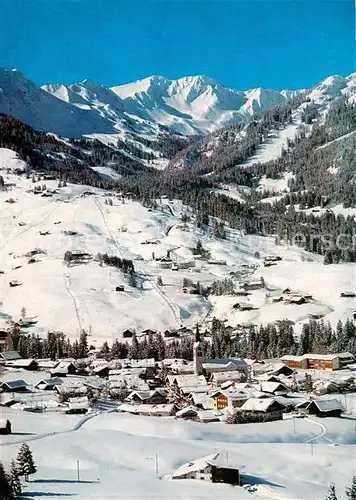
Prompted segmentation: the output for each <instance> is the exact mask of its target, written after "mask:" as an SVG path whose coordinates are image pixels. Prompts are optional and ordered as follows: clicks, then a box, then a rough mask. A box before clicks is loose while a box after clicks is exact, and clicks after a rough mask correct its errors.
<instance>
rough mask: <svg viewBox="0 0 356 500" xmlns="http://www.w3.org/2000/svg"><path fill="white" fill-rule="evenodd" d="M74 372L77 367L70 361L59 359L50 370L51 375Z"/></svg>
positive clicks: (61, 375)
mask: <svg viewBox="0 0 356 500" xmlns="http://www.w3.org/2000/svg"><path fill="white" fill-rule="evenodd" d="M76 372H77V369H76V367H75V365H74V364H73V363H72V361H61V362H60V363H59V364H58V365H57V366H56V367H54V368H52V369H51V370H50V374H51V377H58V376H60V377H65V376H66V375H74V374H75V373H76Z"/></svg>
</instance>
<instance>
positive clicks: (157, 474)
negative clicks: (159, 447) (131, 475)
mask: <svg viewBox="0 0 356 500" xmlns="http://www.w3.org/2000/svg"><path fill="white" fill-rule="evenodd" d="M155 463H156V477H158V454H157V453H156V462H155Z"/></svg>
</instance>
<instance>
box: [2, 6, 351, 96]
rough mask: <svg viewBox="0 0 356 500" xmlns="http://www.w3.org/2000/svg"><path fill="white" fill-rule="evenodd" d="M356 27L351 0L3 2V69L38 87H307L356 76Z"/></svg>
mask: <svg viewBox="0 0 356 500" xmlns="http://www.w3.org/2000/svg"><path fill="white" fill-rule="evenodd" d="M354 26H355V16H354V0H323V1H320V0H273V1H270V0H217V1H215V0H190V1H184V0H127V1H121V0H0V66H5V67H10V68H17V69H19V70H21V71H22V72H23V73H24V74H25V75H26V76H28V77H29V78H31V79H32V80H34V81H35V82H36V83H39V84H43V83H49V82H64V83H71V82H74V81H79V80H82V79H84V78H89V79H91V80H95V81H98V82H100V83H103V84H106V85H118V84H121V83H126V82H129V81H133V80H137V79H140V78H144V77H146V76H149V75H152V74H160V75H164V76H166V77H168V78H172V79H173V78H178V77H180V76H185V75H195V74H205V75H207V76H210V77H211V78H214V79H215V80H217V81H219V82H220V83H222V84H223V85H225V86H229V87H234V88H241V89H244V88H252V87H258V86H261V87H270V88H276V89H282V88H302V87H309V86H312V85H314V84H316V83H318V82H319V81H320V80H321V79H323V78H324V77H326V76H328V75H330V74H335V73H338V74H344V75H346V74H348V73H351V72H353V71H355V29H354Z"/></svg>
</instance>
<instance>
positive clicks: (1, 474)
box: [0, 462, 15, 500]
mask: <svg viewBox="0 0 356 500" xmlns="http://www.w3.org/2000/svg"><path fill="white" fill-rule="evenodd" d="M14 498H15V496H14V494H13V492H12V489H11V485H10V481H9V476H8V474H6V472H5V469H4V466H3V464H2V462H0V500H13V499H14Z"/></svg>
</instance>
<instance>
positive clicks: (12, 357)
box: [0, 351, 21, 361]
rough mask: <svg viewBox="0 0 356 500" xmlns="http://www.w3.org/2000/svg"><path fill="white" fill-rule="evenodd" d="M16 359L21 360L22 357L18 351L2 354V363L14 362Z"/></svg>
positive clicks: (0, 357)
mask: <svg viewBox="0 0 356 500" xmlns="http://www.w3.org/2000/svg"><path fill="white" fill-rule="evenodd" d="M15 359H21V356H20V354H19V353H18V352H17V351H2V352H0V361H14V360H15Z"/></svg>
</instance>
